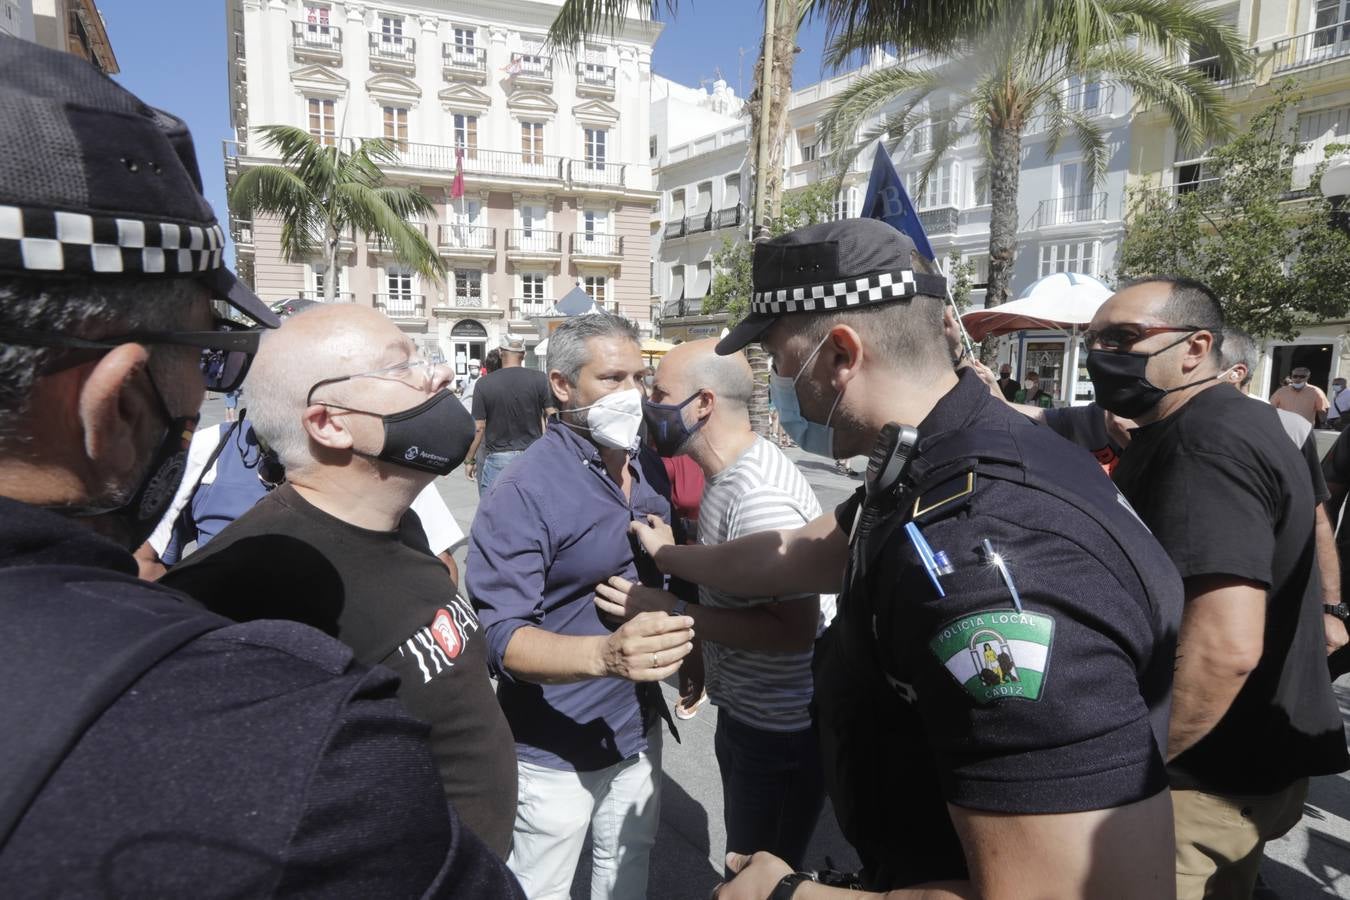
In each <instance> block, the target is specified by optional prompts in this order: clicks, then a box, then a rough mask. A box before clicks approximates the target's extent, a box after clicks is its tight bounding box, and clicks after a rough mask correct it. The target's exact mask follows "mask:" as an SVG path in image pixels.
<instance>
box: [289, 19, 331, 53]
mask: <svg viewBox="0 0 1350 900" xmlns="http://www.w3.org/2000/svg"><path fill="white" fill-rule="evenodd" d="M291 46H292V47H293V48H295V49H296V50H319V51H328V52H330V53H341V52H342V29H341V28H339V27H337V26H336V25H319V24H316V23H312V22H292V23H291Z"/></svg>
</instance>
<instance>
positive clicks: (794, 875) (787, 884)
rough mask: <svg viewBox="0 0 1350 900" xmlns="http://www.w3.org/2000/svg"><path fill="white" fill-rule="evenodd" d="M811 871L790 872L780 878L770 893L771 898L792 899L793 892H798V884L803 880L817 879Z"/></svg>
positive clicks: (771, 899)
mask: <svg viewBox="0 0 1350 900" xmlns="http://www.w3.org/2000/svg"><path fill="white" fill-rule="evenodd" d="M815 880H816V879H815V878H814V877H812V875H811V874H810V873H809V872H789V873H788V874H787V875H784V876H783V877H782V878H781V879H779V881H778V884H776V885H774V889H773V893H772V894H770V895H769V900H790V898H791V897H792V895H793V894H795V893H796V892H797V885H799V884H801V883H802V882H803V881H815Z"/></svg>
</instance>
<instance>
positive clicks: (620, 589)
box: [595, 575, 680, 622]
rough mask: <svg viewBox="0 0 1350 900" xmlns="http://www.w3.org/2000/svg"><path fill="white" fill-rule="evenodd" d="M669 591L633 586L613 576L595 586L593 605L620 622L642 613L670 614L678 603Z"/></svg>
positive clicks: (677, 599)
mask: <svg viewBox="0 0 1350 900" xmlns="http://www.w3.org/2000/svg"><path fill="white" fill-rule="evenodd" d="M679 599H680V598H679V597H676V596H675V595H674V594H672V593H670V591H663V590H661V589H660V588H652V587H647V586H646V585H645V584H634V583H633V582H631V581H629V580H628V579H627V578H620V577H619V576H618V575H615V576H614V577H613V578H611V579H610V580H609V581H607V582H605V583H604V584H597V585H596V586H595V605H596V607H597V608H598V609H599V610H600V611H601V612H602V613H604V614H605V615H607V616H612V617H614V618H615V619H618V620H619V621H620V622H623V621H626V620H628V619H631V618H633V616H636V615H637V614H638V613H644V612H662V613H664V612H670V611H671V610H672V609H674V608H675V604H676V603H677V602H678V601H679Z"/></svg>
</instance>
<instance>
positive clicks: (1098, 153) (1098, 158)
mask: <svg viewBox="0 0 1350 900" xmlns="http://www.w3.org/2000/svg"><path fill="white" fill-rule="evenodd" d="M1067 119H1068V121H1069V127H1070V128H1072V129H1073V136H1074V138H1075V139H1076V140H1077V141H1078V149H1079V150H1080V151H1081V152H1082V154H1083V180H1084V181H1085V182H1087V184H1088V186H1089V187H1090V188H1092V189H1095V188H1097V187H1098V186H1100V185H1101V183H1102V180H1103V179H1104V178H1105V177H1106V167H1107V166H1108V165H1109V164H1110V162H1111V151H1110V149H1109V148H1108V147H1107V146H1106V136H1105V135H1104V134H1102V129H1101V126H1099V125H1098V124H1097V123H1096V122H1094V121H1093V120H1092V117H1091V116H1089V115H1086V114H1084V113H1082V112H1080V111H1077V110H1074V111H1071V112H1070V113H1069V114H1068V116H1067Z"/></svg>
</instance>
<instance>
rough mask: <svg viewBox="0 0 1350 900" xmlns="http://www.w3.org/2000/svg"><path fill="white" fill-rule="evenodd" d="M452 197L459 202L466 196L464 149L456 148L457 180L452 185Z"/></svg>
mask: <svg viewBox="0 0 1350 900" xmlns="http://www.w3.org/2000/svg"><path fill="white" fill-rule="evenodd" d="M450 196H451V197H453V198H455V199H456V200H458V199H459V198H460V197H463V196H464V148H463V147H460V146H456V147H455V180H454V181H453V182H452V183H451V185H450Z"/></svg>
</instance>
